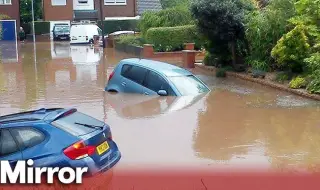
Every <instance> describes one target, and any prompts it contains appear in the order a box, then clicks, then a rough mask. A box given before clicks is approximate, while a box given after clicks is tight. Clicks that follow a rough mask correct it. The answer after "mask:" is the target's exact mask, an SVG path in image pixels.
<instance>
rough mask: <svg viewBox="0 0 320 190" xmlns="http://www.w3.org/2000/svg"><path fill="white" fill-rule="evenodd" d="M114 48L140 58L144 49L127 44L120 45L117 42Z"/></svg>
mask: <svg viewBox="0 0 320 190" xmlns="http://www.w3.org/2000/svg"><path fill="white" fill-rule="evenodd" d="M114 48H115V49H116V50H117V51H121V52H124V53H128V54H132V55H135V56H138V57H142V52H143V47H138V46H133V45H126V44H119V43H117V42H115V43H114Z"/></svg>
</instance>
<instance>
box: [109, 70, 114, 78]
mask: <svg viewBox="0 0 320 190" xmlns="http://www.w3.org/2000/svg"><path fill="white" fill-rule="evenodd" d="M113 75H114V71H112V73H111V74H110V76H109V80H111V78H112V77H113Z"/></svg>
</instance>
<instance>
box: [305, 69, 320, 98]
mask: <svg viewBox="0 0 320 190" xmlns="http://www.w3.org/2000/svg"><path fill="white" fill-rule="evenodd" d="M311 79H312V80H311V82H310V83H309V84H308V86H307V91H308V92H309V93H312V94H320V70H316V71H314V73H313V74H312V75H311Z"/></svg>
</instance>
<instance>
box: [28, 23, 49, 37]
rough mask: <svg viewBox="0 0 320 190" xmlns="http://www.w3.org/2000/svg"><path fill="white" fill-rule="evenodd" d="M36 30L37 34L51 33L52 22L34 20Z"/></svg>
mask: <svg viewBox="0 0 320 190" xmlns="http://www.w3.org/2000/svg"><path fill="white" fill-rule="evenodd" d="M31 24H32V23H31ZM34 30H35V34H36V35H40V34H49V33H50V22H47V21H35V22H34Z"/></svg>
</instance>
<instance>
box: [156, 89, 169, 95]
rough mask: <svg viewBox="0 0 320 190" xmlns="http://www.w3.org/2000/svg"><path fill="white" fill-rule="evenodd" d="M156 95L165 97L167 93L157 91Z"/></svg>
mask: <svg viewBox="0 0 320 190" xmlns="http://www.w3.org/2000/svg"><path fill="white" fill-rule="evenodd" d="M158 95H159V96H167V95H168V93H167V91H165V90H159V91H158Z"/></svg>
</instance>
